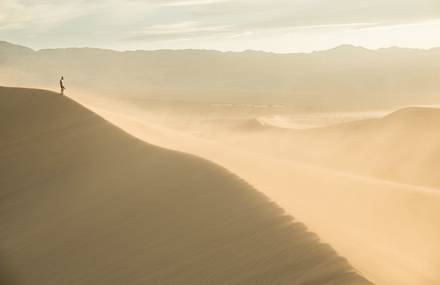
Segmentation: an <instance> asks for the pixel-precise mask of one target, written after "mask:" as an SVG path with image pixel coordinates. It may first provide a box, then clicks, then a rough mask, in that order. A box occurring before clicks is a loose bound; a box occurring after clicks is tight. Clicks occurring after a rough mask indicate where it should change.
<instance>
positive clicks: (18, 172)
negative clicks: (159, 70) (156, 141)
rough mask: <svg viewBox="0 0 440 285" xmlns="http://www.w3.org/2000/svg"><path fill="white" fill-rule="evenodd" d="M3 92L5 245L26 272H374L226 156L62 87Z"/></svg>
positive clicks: (173, 276) (94, 277)
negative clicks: (120, 123)
mask: <svg viewBox="0 0 440 285" xmlns="http://www.w3.org/2000/svg"><path fill="white" fill-rule="evenodd" d="M0 102H1V104H0V133H1V140H0V157H1V159H0V173H1V175H0V184H1V187H0V189H1V192H0V212H1V215H0V254H1V255H2V257H3V258H2V260H4V261H5V262H4V264H6V265H7V266H6V267H7V269H5V270H6V271H5V272H8V273H10V274H13V275H11V277H15V278H16V279H17V281H20V282H19V284H33V285H34V284H37V285H38V284H41V285H47V284H57V285H58V284H335V285H336V284H338V285H339V284H368V282H367V281H366V280H365V279H363V278H362V277H361V276H359V275H358V274H357V273H355V272H354V270H353V268H352V267H351V266H350V265H349V264H348V263H347V261H346V260H345V259H343V258H341V257H340V256H338V255H336V254H335V252H334V251H333V250H332V249H331V248H330V246H328V245H325V244H323V243H320V242H319V240H318V237H317V236H316V235H314V234H313V233H310V232H308V231H307V230H306V228H305V226H304V225H302V224H300V223H298V222H296V221H295V220H293V219H292V218H291V217H290V216H288V215H286V214H285V213H284V212H283V210H281V208H279V207H278V206H277V205H276V204H274V203H273V202H271V201H270V200H269V199H268V198H267V197H265V196H264V195H263V194H260V193H259V192H257V191H256V190H255V189H253V188H252V187H251V186H250V185H248V184H247V183H245V182H244V181H243V180H241V179H239V178H238V177H236V176H235V175H233V174H231V173H230V172H228V171H227V170H225V169H223V168H221V167H218V166H216V165H214V164H212V163H210V162H207V161H204V160H202V159H199V158H196V157H193V156H191V155H186V154H182V153H177V152H173V151H168V150H164V149H161V148H158V147H154V146H152V145H149V144H146V143H144V142H141V141H139V140H137V139H135V138H134V137H131V136H129V135H127V134H125V133H124V132H122V131H121V130H119V129H117V128H116V127H114V126H112V125H110V124H109V123H107V122H106V121H104V120H103V119H101V118H99V117H98V116H96V115H95V114H93V113H92V112H89V111H88V110H86V109H84V108H83V107H81V106H80V105H78V104H77V103H74V102H73V101H71V100H70V99H68V98H65V97H61V96H58V95H57V94H55V93H50V92H46V91H42V90H31V89H12V88H0ZM176 139H178V138H176ZM6 267H5V268H6ZM0 270H1V268H0ZM0 272H1V271H0ZM2 278H6V277H4V276H2ZM5 280H6V279H5ZM11 280H12V279H10V277H8V279H7V283H12V281H11ZM2 284H5V283H4V282H3V283H2Z"/></svg>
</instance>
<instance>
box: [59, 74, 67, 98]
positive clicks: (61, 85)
mask: <svg viewBox="0 0 440 285" xmlns="http://www.w3.org/2000/svg"><path fill="white" fill-rule="evenodd" d="M60 88H61V93H60V95H64V89H66V87H64V76H61V79H60Z"/></svg>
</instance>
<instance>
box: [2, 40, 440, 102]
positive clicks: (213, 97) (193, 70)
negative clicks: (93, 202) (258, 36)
mask: <svg viewBox="0 0 440 285" xmlns="http://www.w3.org/2000/svg"><path fill="white" fill-rule="evenodd" d="M0 71H1V72H0V73H1V75H0V80H1V81H2V82H3V83H4V85H19V86H39V87H45V88H56V84H57V79H58V77H59V76H60V75H61V74H63V75H65V77H66V81H67V83H68V84H67V85H68V88H69V87H70V88H71V89H70V90H72V88H81V89H82V91H90V92H94V93H98V94H104V93H105V95H106V96H111V95H114V96H130V97H148V98H168V99H171V98H172V99H176V98H177V99H181V100H193V99H197V100H200V99H202V100H206V101H215V102H226V101H227V102H238V101H239V102H248V101H252V102H261V103H291V104H295V105H297V106H300V107H338V108H372V107H390V106H400V105H407V104H430V103H438V102H439V97H438V93H439V90H440V81H439V80H438V78H439V77H440V49H431V50H415V49H406V48H386V49H379V50H368V49H365V48H361V47H354V46H350V45H343V46H340V47H337V48H334V49H331V50H327V51H319V52H312V53H297V54H274V53H266V52H256V51H245V52H218V51H208V50H178V51H174V50H159V51H126V52H118V51H112V50H103V49H93V48H68V49H44V50H39V51H32V50H30V49H27V48H24V47H20V46H16V45H12V44H9V43H5V42H1V43H0Z"/></svg>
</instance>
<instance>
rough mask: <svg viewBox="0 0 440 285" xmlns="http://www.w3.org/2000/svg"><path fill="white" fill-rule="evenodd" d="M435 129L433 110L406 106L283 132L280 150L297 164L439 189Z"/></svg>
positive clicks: (439, 141)
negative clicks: (379, 115)
mask: <svg viewBox="0 0 440 285" xmlns="http://www.w3.org/2000/svg"><path fill="white" fill-rule="evenodd" d="M438 126H440V109H439V108H428V107H408V108H403V109H400V110H398V111H395V112H392V113H391V114H389V115H387V116H385V117H383V118H378V119H370V120H361V121H355V122H349V123H344V124H338V125H334V126H330V127H324V128H316V129H311V130H306V131H291V132H285V133H284V137H283V140H284V141H285V146H286V147H285V148H284V151H285V152H286V153H290V155H291V156H292V157H295V159H296V160H297V161H302V162H306V163H312V164H314V165H320V166H324V167H327V168H332V169H338V170H342V171H346V172H351V173H356V174H361V175H366V176H370V177H376V178H381V179H386V180H390V181H395V182H400V183H407V184H413V185H421V186H427V187H436V188H440V176H439V175H438V171H437V169H438V168H439V167H440V134H439V132H438ZM307 149H315V150H316V151H315V152H310V151H305V150H307Z"/></svg>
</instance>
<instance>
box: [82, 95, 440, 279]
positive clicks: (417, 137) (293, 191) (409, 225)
mask: <svg viewBox="0 0 440 285" xmlns="http://www.w3.org/2000/svg"><path fill="white" fill-rule="evenodd" d="M79 100H80V101H81V102H82V103H83V104H86V105H87V106H89V107H90V108H92V109H94V111H96V112H98V113H99V114H101V115H102V116H104V117H105V118H106V119H108V120H109V121H111V122H112V123H114V124H116V125H118V126H120V127H121V128H123V129H124V130H126V131H128V132H129V133H131V134H133V135H135V136H137V137H139V138H141V139H143V140H145V141H148V142H150V143H153V144H156V145H160V146H163V147H167V148H170V149H174V150H179V151H184V152H187V153H193V154H197V155H198V156H201V157H203V158H206V159H209V160H211V161H214V162H216V163H218V164H220V165H222V166H223V167H225V168H226V169H228V170H230V171H232V172H233V173H236V174H238V175H239V176H240V177H242V178H243V179H245V180H246V181H247V182H249V183H251V184H252V185H254V186H255V187H256V188H257V189H258V190H260V191H262V192H263V193H264V194H265V195H266V196H267V197H269V198H270V199H271V200H273V201H274V202H275V203H277V204H278V205H280V206H281V207H282V208H283V209H285V210H286V211H287V213H288V214H290V215H293V216H295V217H297V218H298V219H299V220H301V221H302V222H304V223H305V224H307V226H308V227H309V228H310V229H311V230H312V231H313V232H316V233H318V234H319V236H320V237H321V238H322V239H323V240H325V241H326V242H328V243H329V244H331V246H332V247H334V248H335V249H336V250H337V252H338V253H339V254H341V255H342V256H344V257H346V258H347V259H348V260H349V262H350V263H351V264H352V265H353V266H354V267H355V268H356V269H357V270H359V272H361V273H362V274H363V275H364V276H366V277H367V278H368V279H369V280H371V281H372V282H374V283H376V284H384V285H414V284H421V285H438V284H440V271H439V268H440V243H439V240H440V219H439V218H438V217H440V190H439V189H438V188H434V187H426V186H422V185H411V184H409V182H413V183H414V184H415V183H416V182H420V181H422V180H419V179H420V177H421V176H420V173H422V172H423V171H424V170H426V176H425V177H428V178H429V179H432V180H425V181H432V182H435V179H434V178H435V177H434V174H435V173H434V172H435V171H434V170H435V169H438V167H436V168H434V166H435V165H436V164H435V163H436V161H438V160H436V156H435V153H436V149H438V147H437V146H438V140H436V139H435V138H436V136H438V134H437V132H435V130H436V126H435V122H436V118H437V117H436V116H437V115H436V114H437V112H438V110H434V109H431V108H410V109H403V110H401V111H398V112H396V113H393V114H391V115H388V116H386V117H384V118H381V119H377V120H369V121H362V122H355V123H348V124H346V125H339V126H335V127H328V128H321V129H316V130H312V131H310V132H309V131H307V132H308V134H304V135H306V136H307V140H305V139H304V137H303V138H302V139H304V141H303V142H301V141H295V140H294V139H292V138H297V139H300V136H299V135H297V136H295V137H292V136H291V132H288V134H287V135H286V138H287V139H290V141H291V144H292V145H294V146H297V147H298V148H299V147H301V148H300V149H299V150H295V152H294V153H299V152H300V151H302V152H303V153H304V155H303V156H304V158H307V159H309V157H307V156H313V155H316V159H310V160H309V162H310V163H305V162H304V161H305V160H304V161H301V160H299V161H295V160H292V159H291V155H290V152H293V150H292V149H289V148H283V149H279V147H278V145H277V144H278V143H279V142H280V141H279V140H278V137H276V136H275V135H274V134H273V133H272V132H261V133H260V135H259V136H258V137H257V136H256V135H254V134H251V133H249V132H247V133H246V134H245V135H244V136H243V135H242V134H240V136H238V135H236V137H232V138H230V140H232V139H235V140H237V141H239V140H243V139H246V141H244V142H247V144H246V143H244V144H243V145H244V146H245V147H246V148H244V147H240V146H239V145H240V144H241V143H240V144H238V146H237V144H236V145H230V144H225V143H223V142H221V141H220V140H217V141H216V140H211V139H205V138H204V137H200V136H193V135H192V134H191V133H188V132H185V131H180V130H176V129H170V128H167V127H164V126H163V125H157V124H155V123H151V120H148V119H146V118H148V116H144V117H143V116H142V113H139V112H135V111H133V110H128V109H126V110H124V109H123V108H119V109H118V108H116V107H115V108H110V109H105V108H104V109H103V108H102V107H94V106H93V105H94V103H93V102H92V101H87V100H85V99H84V100H83V99H82V98H81V99H79ZM117 105H118V104H117ZM118 106H121V105H118ZM411 134H412V135H411ZM422 134H423V135H422ZM243 137H244V138H243ZM429 138H431V139H429ZM251 139H254V141H251ZM318 140H321V141H318ZM338 142H339V143H340V144H341V145H342V146H341V147H338V148H336V146H338ZM306 143H307V144H306ZM267 145H268V146H267ZM350 146H351V147H350ZM428 146H429V147H428ZM269 147H270V148H271V149H273V150H274V151H276V150H277V149H279V150H280V151H281V150H284V152H281V153H280V154H279V155H276V154H275V152H274V151H270V150H268V148H269ZM343 147H345V153H344V151H343ZM356 149H358V151H359V152H361V151H362V153H359V154H356V153H355V152H356ZM366 151H368V152H366ZM338 153H339V158H340V160H341V161H342V162H344V164H341V165H340V167H336V166H335V165H336V162H334V161H331V160H328V162H329V163H322V165H320V164H319V163H316V164H314V162H316V161H318V158H319V155H321V157H323V158H327V157H330V154H331V155H332V156H333V158H338ZM282 154H284V157H283V156H282ZM425 155H426V157H425ZM399 157H400V158H402V159H408V160H407V161H400V162H399V161H398V158H399ZM379 158H380V159H379ZM369 159H372V160H369ZM374 159H378V165H375V164H374ZM417 159H419V160H420V162H421V163H418V164H415V163H414V162H415V161H416V160H417ZM427 161H430V162H429V163H427ZM385 162H386V163H387V164H385ZM381 163H383V165H384V166H387V167H389V166H391V165H392V166H393V167H394V168H395V169H396V170H399V172H391V170H392V169H390V171H380V172H377V173H372V175H370V176H368V175H362V173H363V172H365V169H368V168H369V166H375V167H376V168H372V170H374V169H379V167H380V166H381ZM401 165H402V167H403V168H400V169H399V167H400V166H401ZM438 165H439V164H437V166H438ZM324 166H325V167H324ZM355 166H357V169H356V168H355ZM411 169H412V170H413V171H417V172H415V173H413V176H410V177H408V180H406V181H407V182H408V183H404V182H405V179H402V178H403V177H404V173H407V174H408V173H410V171H411ZM351 170H354V171H351ZM400 171H401V172H400ZM393 173H394V174H393ZM397 174H398V175H397ZM381 176H382V177H389V178H393V179H394V181H391V180H386V179H383V178H381ZM420 184H423V183H420Z"/></svg>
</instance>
